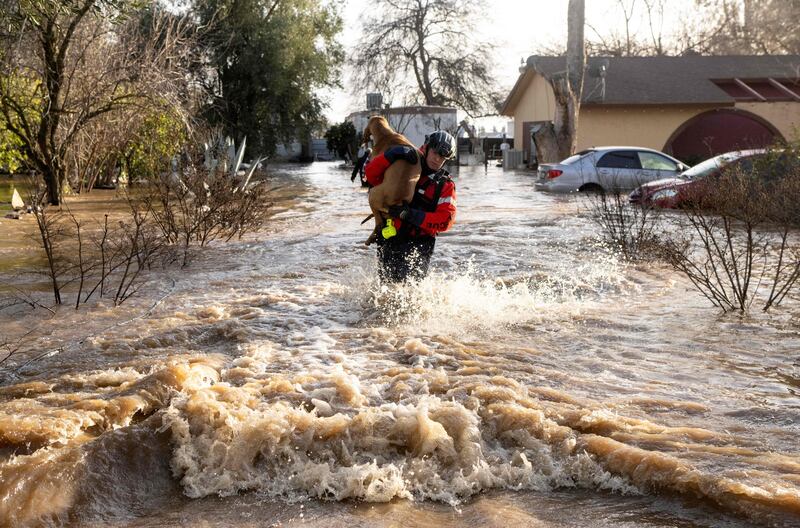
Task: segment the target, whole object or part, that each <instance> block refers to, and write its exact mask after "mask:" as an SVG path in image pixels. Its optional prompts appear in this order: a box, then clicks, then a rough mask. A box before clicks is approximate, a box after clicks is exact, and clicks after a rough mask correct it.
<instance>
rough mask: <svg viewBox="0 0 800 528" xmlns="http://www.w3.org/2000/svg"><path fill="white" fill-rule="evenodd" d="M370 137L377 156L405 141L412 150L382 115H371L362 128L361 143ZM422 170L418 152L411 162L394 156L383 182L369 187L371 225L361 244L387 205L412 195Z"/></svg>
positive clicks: (374, 236)
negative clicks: (414, 160)
mask: <svg viewBox="0 0 800 528" xmlns="http://www.w3.org/2000/svg"><path fill="white" fill-rule="evenodd" d="M370 139H372V141H373V144H374V146H373V147H372V157H373V158H375V157H376V156H379V155H380V154H382V153H383V152H384V151H386V150H387V149H388V148H389V147H392V146H395V145H406V146H409V147H412V148H414V149H415V150H416V147H414V145H413V144H412V143H411V142H410V141H409V140H408V139H407V138H406V137H405V136H404V135H403V134H399V133H397V132H395V131H394V130H393V129H392V127H391V126H389V122H388V121H386V118H384V117H382V116H372V117H371V118H370V119H369V122H368V123H367V128H365V129H364V139H363V141H364V144H366V143H367V142H368V141H369V140H370ZM421 172H422V166H421V164H420V160H419V156H417V162H416V163H415V164H412V163H409V162H407V161H405V160H397V161H395V162H394V163H392V164H391V165H389V167H388V168H387V169H386V171H385V172H384V173H383V183H381V184H380V185H376V186H375V187H373V188H372V189H370V191H369V207H370V209H372V214H373V215H374V216H375V229H374V230H373V231H372V234H371V235H370V236H369V238H368V239H367V240H366V242H365V244H366V245H370V244H372V243H373V242H375V240H377V238H378V234H379V233H380V230H381V229H382V228H383V226H384V223H385V222H386V215H385V213H387V212H388V208H389V206H390V205H398V204H401V203H403V202H410V201H411V199H412V198H413V197H414V188H415V187H416V185H417V180H419V176H420V174H421Z"/></svg>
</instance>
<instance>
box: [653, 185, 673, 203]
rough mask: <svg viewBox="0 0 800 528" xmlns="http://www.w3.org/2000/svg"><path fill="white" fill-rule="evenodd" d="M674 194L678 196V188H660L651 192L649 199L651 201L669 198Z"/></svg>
mask: <svg viewBox="0 0 800 528" xmlns="http://www.w3.org/2000/svg"><path fill="white" fill-rule="evenodd" d="M676 196H678V190H677V189H673V188H669V189H661V190H658V191H656V192H654V193H653V194H651V195H650V199H651V200H653V201H658V200H668V199H670V198H675V197H676Z"/></svg>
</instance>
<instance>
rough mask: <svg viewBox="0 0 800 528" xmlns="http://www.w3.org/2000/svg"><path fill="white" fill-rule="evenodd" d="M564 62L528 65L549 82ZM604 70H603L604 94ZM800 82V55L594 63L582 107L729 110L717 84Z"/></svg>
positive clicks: (542, 60)
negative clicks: (721, 81) (676, 106)
mask: <svg viewBox="0 0 800 528" xmlns="http://www.w3.org/2000/svg"><path fill="white" fill-rule="evenodd" d="M565 63H566V59H565V58H564V57H547V56H540V55H531V56H530V57H528V61H527V65H528V66H529V67H532V68H534V69H535V70H536V71H538V72H539V73H541V74H543V75H544V76H545V77H550V76H552V75H553V74H557V73H559V72H562V71H564V69H565ZM602 66H605V90H603V78H602V76H601V70H602V68H601V67H602ZM770 77H772V78H776V79H789V80H792V81H795V82H796V81H798V80H800V55H760V56H742V55H726V56H710V57H706V56H682V57H590V58H589V59H588V60H587V65H586V75H585V76H584V88H583V97H582V98H581V102H582V103H584V104H610V105H613V104H641V105H649V104H725V105H732V104H733V103H734V99H733V97H731V96H730V95H728V94H727V93H725V91H723V90H722V89H721V88H719V87H718V86H717V85H716V84H714V82H712V80H713V79H732V78H739V79H767V78H770Z"/></svg>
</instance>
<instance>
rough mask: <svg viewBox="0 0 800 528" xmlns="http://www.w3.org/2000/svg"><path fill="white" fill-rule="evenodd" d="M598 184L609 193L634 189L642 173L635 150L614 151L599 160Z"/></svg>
mask: <svg viewBox="0 0 800 528" xmlns="http://www.w3.org/2000/svg"><path fill="white" fill-rule="evenodd" d="M596 168H597V183H599V184H600V185H601V186H602V187H603V189H605V190H607V191H612V192H613V191H616V190H622V189H633V188H635V187H638V184H636V181H637V180H638V179H639V173H640V172H641V171H642V165H641V162H640V161H639V156H638V155H637V153H636V151H635V150H612V151H609V152H606V153H605V154H603V155H602V156H600V159H598V160H597V165H596Z"/></svg>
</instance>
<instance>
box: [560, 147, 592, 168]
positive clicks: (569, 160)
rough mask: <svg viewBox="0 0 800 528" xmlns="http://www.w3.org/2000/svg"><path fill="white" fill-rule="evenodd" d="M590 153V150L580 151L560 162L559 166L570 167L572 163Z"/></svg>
mask: <svg viewBox="0 0 800 528" xmlns="http://www.w3.org/2000/svg"><path fill="white" fill-rule="evenodd" d="M590 152H591V150H582V151H580V152H578V153H576V154H573V155H572V156H570V157H568V158H567V159H565V160H564V161H562V162H561V163H560V164H561V165H572V164H573V163H575V162H576V161H578V160H579V159H581V158H582V157H584V156H585V155H587V154H588V153H590Z"/></svg>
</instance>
